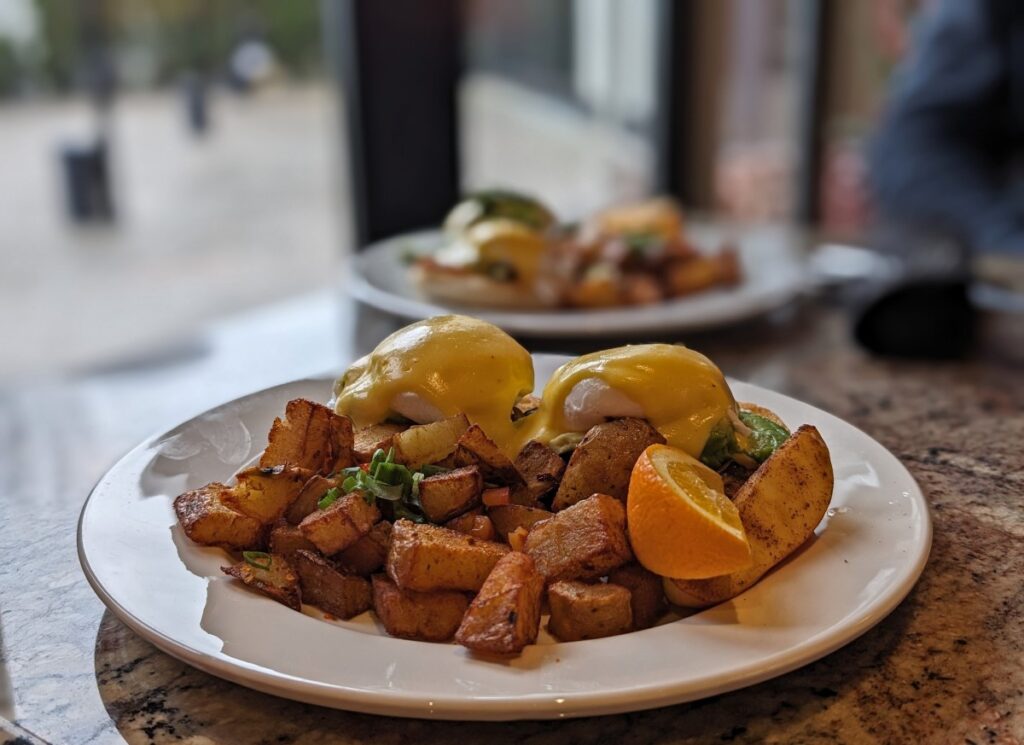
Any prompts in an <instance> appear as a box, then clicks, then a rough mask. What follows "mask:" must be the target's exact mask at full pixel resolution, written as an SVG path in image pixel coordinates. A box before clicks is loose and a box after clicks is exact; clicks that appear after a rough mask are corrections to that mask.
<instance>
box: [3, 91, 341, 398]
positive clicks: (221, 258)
mask: <svg viewBox="0 0 1024 745" xmlns="http://www.w3.org/2000/svg"><path fill="white" fill-rule="evenodd" d="M113 121H114V140H113V171H114V174H115V176H114V189H115V202H116V207H117V210H118V221H117V222H116V223H115V224H114V225H113V226H111V227H85V228H83V227H80V226H75V225H72V224H70V223H69V222H68V221H67V218H66V217H65V214H66V213H65V208H64V193H63V184H62V182H61V180H60V176H61V173H60V162H59V159H58V153H59V147H60V146H61V145H62V144H66V143H69V142H71V143H78V144H82V143H84V142H86V141H87V139H86V138H87V137H88V136H89V135H90V133H91V131H92V129H91V126H90V124H91V118H90V112H89V110H88V108H87V106H86V105H85V104H84V103H83V102H80V101H64V102H40V103H28V104H15V105H8V106H5V107H3V108H0V350H3V351H2V352H0V382H2V381H3V380H5V379H6V380H10V379H11V378H21V377H26V376H32V377H35V376H37V375H39V374H59V373H61V372H64V371H69V370H77V369H82V368H86V367H90V366H95V365H100V364H105V363H107V362H110V361H113V360H116V359H120V358H132V357H145V356H146V355H148V354H151V353H158V352H160V351H162V350H163V349H164V348H166V347H167V346H168V345H172V346H173V345H174V344H175V343H176V342H177V341H179V340H181V339H183V338H185V337H187V336H188V335H189V334H190V333H191V332H193V331H194V330H195V329H196V328H197V327H198V326H199V325H200V324H202V322H204V321H207V320H210V319H212V318H215V317H218V316H222V315H224V314H225V313H228V312H231V311H237V310H239V309H242V308H245V307H250V306H255V305H260V304H264V303H267V302H270V301H273V300H276V299H280V298H282V297H286V296H291V295H296V294H300V293H304V292H308V291H311V290H315V289H320V288H324V287H326V286H329V285H331V284H333V283H336V282H337V281H338V276H337V271H338V264H339V261H340V258H341V255H342V250H341V245H342V241H343V237H344V236H347V234H348V214H347V210H348V204H349V200H348V197H347V195H346V194H345V193H342V192H340V191H339V188H338V184H337V183H336V178H335V175H336V174H337V173H338V171H337V169H336V168H335V162H336V158H338V157H339V156H338V145H339V142H340V138H339V136H338V129H337V127H338V125H337V111H336V110H335V100H334V99H333V97H332V96H331V93H330V90H329V89H328V88H327V86H326V85H324V86H313V85H310V86H306V87H302V88H279V89H271V90H265V91H261V92H258V93H256V94H255V95H253V96H251V97H247V98H239V97H236V96H233V95H230V94H228V93H226V92H223V91H217V92H216V93H215V94H214V95H213V97H212V98H211V127H210V129H209V131H208V132H207V134H206V136H205V137H203V138H199V139H196V138H194V137H192V135H191V134H190V133H189V132H188V130H187V128H186V126H185V118H184V111H183V106H182V103H181V100H180V98H179V97H178V95H177V94H176V93H173V92H166V93H154V94H147V95H130V96H124V97H122V98H120V99H118V101H117V102H116V104H115V109H114V117H113Z"/></svg>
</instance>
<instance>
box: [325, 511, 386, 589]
mask: <svg viewBox="0 0 1024 745" xmlns="http://www.w3.org/2000/svg"><path fill="white" fill-rule="evenodd" d="M390 544H391V523H389V522H388V521H386V520H381V521H380V522H379V523H377V524H376V525H374V526H373V527H372V528H370V532H369V533H367V534H366V535H364V536H363V537H362V538H360V539H359V540H358V541H356V542H355V543H353V544H352V545H351V546H349V547H348V548H346V549H345V550H344V551H342V552H340V553H338V554H335V556H334V560H335V562H337V564H338V566H340V567H341V568H342V569H344V570H345V571H347V572H351V573H352V574H358V575H359V576H360V577H368V576H370V575H371V574H373V573H374V572H376V571H377V570H378V569H380V568H381V567H382V566H384V562H385V561H386V560H387V558H388V546H389V545H390Z"/></svg>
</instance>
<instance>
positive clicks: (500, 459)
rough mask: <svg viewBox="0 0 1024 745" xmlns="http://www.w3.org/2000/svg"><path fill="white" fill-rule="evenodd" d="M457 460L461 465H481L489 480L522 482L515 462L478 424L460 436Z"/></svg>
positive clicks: (511, 482) (481, 469)
mask: <svg viewBox="0 0 1024 745" xmlns="http://www.w3.org/2000/svg"><path fill="white" fill-rule="evenodd" d="M455 460H456V462H457V463H458V464H459V465H460V466H479V467H480V472H481V473H482V474H483V476H484V479H486V480H488V481H490V480H496V481H500V482H502V483H504V484H509V485H512V484H518V483H521V482H522V477H520V475H519V472H518V471H517V470H516V467H515V464H513V463H512V461H511V460H509V458H508V456H507V455H505V454H504V453H503V452H501V449H500V448H499V447H498V446H497V445H495V444H494V441H493V440H491V438H490V437H488V436H487V434H486V433H485V432H484V431H483V430H482V429H481V428H480V426H479V425H477V424H474V425H473V426H471V427H470V428H469V429H467V430H466V431H465V432H464V433H463V434H462V437H460V438H459V446H458V448H457V450H456V451H455Z"/></svg>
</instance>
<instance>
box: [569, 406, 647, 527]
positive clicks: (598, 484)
mask: <svg viewBox="0 0 1024 745" xmlns="http://www.w3.org/2000/svg"><path fill="white" fill-rule="evenodd" d="M664 442H665V438H664V437H662V436H661V434H659V432H658V430H656V429H654V427H652V426H651V425H650V424H648V423H647V422H646V421H644V420H643V419H615V420H613V421H610V422H605V423H603V424H598V425H595V426H593V427H591V428H590V430H589V431H588V432H587V434H586V436H585V437H584V438H583V440H582V441H581V442H580V444H579V445H577V446H576V450H574V451H573V454H572V457H571V458H570V459H569V465H567V466H566V467H565V475H563V476H562V482H561V484H559V486H558V491H557V492H556V493H555V499H554V501H553V502H552V503H551V509H553V510H554V511H555V512H557V511H559V510H564V509H565V508H566V507H570V506H571V505H574V504H576V503H577V502H579V501H580V500H581V499H586V498H587V497H589V496H590V495H591V494H607V495H609V496H611V497H615V498H616V499H618V500H621V501H622V502H625V501H626V492H627V491H628V490H629V476H630V474H631V473H632V472H633V466H634V465H636V461H637V458H639V457H640V454H641V453H642V452H643V451H644V450H645V449H646V448H647V447H648V446H650V445H653V444H655V443H664Z"/></svg>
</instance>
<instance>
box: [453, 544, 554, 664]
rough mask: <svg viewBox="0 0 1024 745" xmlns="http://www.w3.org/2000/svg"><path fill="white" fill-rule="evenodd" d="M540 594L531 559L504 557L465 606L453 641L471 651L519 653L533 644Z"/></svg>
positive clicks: (539, 578) (516, 555) (541, 585)
mask: <svg viewBox="0 0 1024 745" xmlns="http://www.w3.org/2000/svg"><path fill="white" fill-rule="evenodd" d="M543 592H544V578H543V577H542V576H541V575H540V573H539V572H538V571H537V568H536V567H535V566H534V563H533V559H531V558H530V557H529V556H527V555H526V554H524V553H520V552H519V551H511V552H509V553H507V554H505V555H504V556H503V557H502V558H501V560H500V561H499V562H498V563H497V564H495V565H494V569H492V570H491V573H490V574H489V575H488V576H487V580H486V581H485V582H484V584H483V587H481V588H480V592H479V593H478V594H477V596H476V597H475V598H474V599H473V602H472V603H470V604H469V610H468V611H466V615H465V617H464V618H463V619H462V624H461V625H460V626H459V630H458V631H457V632H455V640H456V641H457V642H458V643H459V644H461V645H462V646H464V647H467V648H469V649H472V650H473V651H474V652H487V653H490V654H500V655H508V654H519V653H520V652H522V651H523V648H524V647H526V645H528V644H533V643H534V642H535V641H537V632H538V631H539V630H540V605H541V595H542V594H543Z"/></svg>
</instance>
